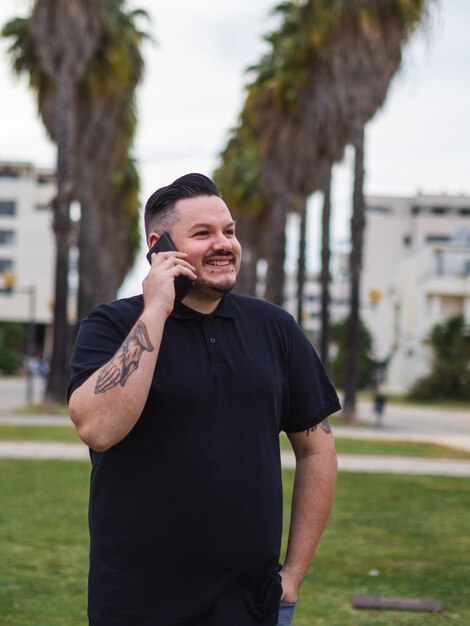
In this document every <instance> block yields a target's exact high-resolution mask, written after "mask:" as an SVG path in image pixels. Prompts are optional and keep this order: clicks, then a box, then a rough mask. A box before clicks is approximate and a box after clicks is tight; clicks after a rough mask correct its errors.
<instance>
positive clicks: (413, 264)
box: [286, 195, 470, 393]
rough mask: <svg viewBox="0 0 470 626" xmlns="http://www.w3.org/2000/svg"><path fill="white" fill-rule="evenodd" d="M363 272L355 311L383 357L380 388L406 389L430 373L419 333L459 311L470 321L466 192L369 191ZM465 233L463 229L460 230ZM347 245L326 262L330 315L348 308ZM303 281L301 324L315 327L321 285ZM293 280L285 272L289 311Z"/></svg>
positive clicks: (293, 300) (338, 315)
mask: <svg viewBox="0 0 470 626" xmlns="http://www.w3.org/2000/svg"><path fill="white" fill-rule="evenodd" d="M366 206H367V220H366V229H365V234H364V252H363V272H362V277H361V318H362V320H363V322H364V323H365V325H366V327H367V328H368V329H369V331H370V332H371V334H372V337H373V341H374V351H375V357H376V358H377V360H379V361H387V362H388V368H387V379H386V387H387V389H388V390H389V391H394V392H398V393H402V392H405V391H406V390H407V389H409V387H410V386H411V385H412V383H413V382H414V381H415V380H417V379H418V378H420V377H421V376H423V375H425V374H426V373H427V372H429V368H430V356H431V354H430V351H429V347H428V346H427V345H426V343H425V340H426V338H427V336H428V335H429V331H430V330H431V328H432V327H433V326H434V325H435V324H437V323H439V322H443V321H444V320H446V319H447V318H449V317H450V316H452V315H455V314H457V313H463V314H464V315H465V317H466V319H467V320H468V322H469V323H470V235H468V233H470V197H468V196H450V195H442V196H427V195H418V196H414V197H393V196H368V197H366ZM466 233H467V236H466ZM348 254H349V251H348V250H344V251H341V252H340V253H338V252H336V254H335V255H333V257H332V261H331V273H332V283H331V297H332V303H331V309H330V317H331V320H332V321H333V322H334V321H337V320H339V319H344V318H345V317H347V315H348V313H349V280H348ZM318 280H319V279H318V276H315V275H311V276H309V278H308V283H307V284H306V286H305V303H304V309H305V313H306V319H305V320H304V326H305V328H306V329H307V330H313V331H319V330H320V320H319V312H320V304H321V295H320V285H319V282H318ZM295 289H296V281H295V279H294V277H288V280H287V284H286V308H287V309H288V310H289V311H291V312H292V313H294V314H295V311H296V293H295Z"/></svg>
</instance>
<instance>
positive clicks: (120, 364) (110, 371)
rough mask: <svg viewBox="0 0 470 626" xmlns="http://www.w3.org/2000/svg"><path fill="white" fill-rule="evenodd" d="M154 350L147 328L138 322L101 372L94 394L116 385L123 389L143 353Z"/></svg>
mask: <svg viewBox="0 0 470 626" xmlns="http://www.w3.org/2000/svg"><path fill="white" fill-rule="evenodd" d="M154 349H155V348H154V347H153V345H152V342H151V341H150V338H149V335H148V332H147V327H146V326H145V324H144V322H142V321H141V320H139V321H138V322H137V323H136V325H135V326H134V328H133V329H132V330H131V332H130V333H129V335H128V336H127V338H126V339H125V340H124V343H123V344H122V346H121V347H120V348H119V350H118V351H117V352H116V354H115V355H114V356H113V358H112V359H111V361H110V362H109V363H107V364H106V365H105V366H104V367H103V369H102V370H101V372H100V374H99V376H98V380H97V381H96V387H95V394H98V393H104V392H105V391H108V389H112V388H113V387H116V386H117V385H121V387H124V385H125V384H126V381H127V379H128V378H129V376H130V375H131V374H132V372H135V370H136V369H137V368H138V367H139V361H140V357H141V356H142V353H143V351H144V350H145V351H147V352H153V350H154Z"/></svg>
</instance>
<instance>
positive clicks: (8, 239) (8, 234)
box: [0, 230, 15, 246]
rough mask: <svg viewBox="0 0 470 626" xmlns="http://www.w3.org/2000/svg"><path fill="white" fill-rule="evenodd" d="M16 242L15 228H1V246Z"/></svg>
mask: <svg viewBox="0 0 470 626" xmlns="http://www.w3.org/2000/svg"><path fill="white" fill-rule="evenodd" d="M12 243H15V231H14V230H0V246H7V245H9V244H12Z"/></svg>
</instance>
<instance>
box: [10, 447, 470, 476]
mask: <svg viewBox="0 0 470 626" xmlns="http://www.w3.org/2000/svg"><path fill="white" fill-rule="evenodd" d="M0 458H8V459H59V460H70V461H89V460H90V456H89V452H88V448H87V446H85V445H84V444H81V443H62V442H47V441H0ZM281 459H282V466H283V467H286V468H293V467H295V457H294V455H293V453H292V452H286V451H283V452H282V454H281ZM338 465H339V469H340V470H341V471H348V472H374V473H376V472H387V473H395V474H427V475H434V476H470V461H459V460H449V459H423V458H419V457H398V456H379V455H362V454H361V455H358V454H339V455H338Z"/></svg>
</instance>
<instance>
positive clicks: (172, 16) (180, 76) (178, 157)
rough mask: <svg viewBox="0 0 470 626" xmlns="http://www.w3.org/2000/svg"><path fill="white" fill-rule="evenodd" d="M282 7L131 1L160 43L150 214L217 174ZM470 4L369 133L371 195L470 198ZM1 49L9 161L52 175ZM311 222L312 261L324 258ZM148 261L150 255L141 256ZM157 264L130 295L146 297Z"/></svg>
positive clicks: (8, 10) (418, 52)
mask: <svg viewBox="0 0 470 626" xmlns="http://www.w3.org/2000/svg"><path fill="white" fill-rule="evenodd" d="M276 3H277V2H276V0H274V1H272V0H256V2H253V0H237V2H230V3H229V2H220V1H218V0H199V1H198V2H194V0H179V2H174V1H173V0H132V2H130V5H131V6H132V7H141V8H144V9H145V10H147V12H148V13H149V15H150V17H151V22H150V26H149V30H150V32H151V33H152V36H153V38H154V40H155V42H154V43H147V44H145V49H144V56H145V60H146V72H145V79H144V83H143V85H142V86H141V87H140V90H139V94H138V112H139V129H138V135H137V140H136V145H135V156H136V158H137V161H138V164H139V170H140V174H141V182H142V194H141V200H142V204H144V203H145V200H146V199H147V197H148V196H149V195H150V194H151V193H152V192H153V191H154V190H155V189H156V188H158V187H160V186H162V185H165V184H168V183H169V182H171V181H172V180H174V179H175V178H177V177H178V176H180V175H182V174H184V173H187V172H189V171H200V172H203V173H206V174H209V175H210V174H211V173H212V171H213V169H214V167H215V165H216V163H217V155H218V153H219V152H220V150H221V149H222V148H223V146H224V142H225V140H226V137H227V133H228V131H229V129H230V128H231V127H232V126H234V125H235V124H236V120H237V116H238V113H239V111H240V108H241V105H242V102H243V86H244V84H245V83H246V80H247V77H246V74H245V73H244V70H245V68H246V67H247V66H249V65H251V64H253V63H256V62H257V60H258V59H259V58H260V55H261V54H262V53H263V51H265V50H266V44H265V43H264V42H263V40H262V36H263V34H266V33H267V32H269V31H270V30H271V29H272V28H273V27H274V24H275V21H273V18H270V17H269V13H270V10H271V8H272V7H273V6H275V5H276ZM29 6H30V2H29V0H1V2H0V23H1V24H3V23H4V22H5V21H6V20H8V19H11V18H12V17H14V16H15V15H24V14H25V13H26V12H27V11H28V8H29ZM469 28H470V3H469V2H465V1H463V0H440V1H439V0H438V1H437V2H436V10H433V12H432V20H431V23H430V27H429V28H428V34H427V35H426V36H423V35H417V36H415V37H414V38H413V41H412V42H411V44H410V46H409V47H408V49H407V53H406V55H405V59H404V64H403V68H402V71H401V72H400V74H399V75H398V76H397V78H396V79H395V81H394V83H393V85H392V87H391V89H390V92H389V96H388V99H387V102H386V104H385V106H384V108H383V110H382V111H380V112H379V113H378V114H377V116H376V117H375V119H374V120H373V121H372V122H371V123H370V124H369V125H368V127H367V130H366V192H367V193H369V194H398V195H407V194H414V193H417V192H419V191H421V192H423V193H449V194H455V193H466V194H470V38H469V37H468V30H469ZM6 47H7V46H6V43H5V42H2V43H1V44H0V59H1V63H0V93H1V115H0V160H21V161H23V160H24V161H29V162H32V163H33V164H34V165H37V166H53V165H54V162H55V148H54V146H53V145H52V144H51V143H50V142H49V141H48V139H47V137H46V134H45V132H44V130H43V128H42V125H41V122H40V121H39V120H38V117H37V115H36V104H35V102H34V98H33V96H32V94H31V93H30V92H29V90H28V87H27V82H26V80H25V79H22V80H19V79H18V78H16V77H14V76H13V75H12V72H11V69H10V66H9V61H8V58H7V56H6V52H5V51H6ZM351 162H352V154H351V153H350V152H349V153H348V154H347V155H346V158H345V162H344V163H343V164H342V165H340V166H337V167H336V171H335V183H334V193H333V200H334V211H335V217H334V232H335V239H336V240H337V241H339V240H344V239H345V238H347V233H348V219H349V217H348V215H349V197H350V193H351V184H352V182H351ZM317 213H318V212H315V211H312V219H311V225H310V231H309V232H310V241H311V244H310V258H311V259H312V263H313V264H315V259H316V258H317V257H318V244H317V238H318V228H317V224H318V215H317ZM142 256H143V257H144V255H143V254H142ZM145 270H146V261H145V260H143V261H142V262H140V263H138V264H137V265H136V268H135V270H134V271H133V272H132V274H131V277H130V278H129V279H128V281H127V283H126V286H125V289H124V292H125V293H133V292H136V291H139V290H140V282H141V279H142V277H143V276H144V275H145Z"/></svg>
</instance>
